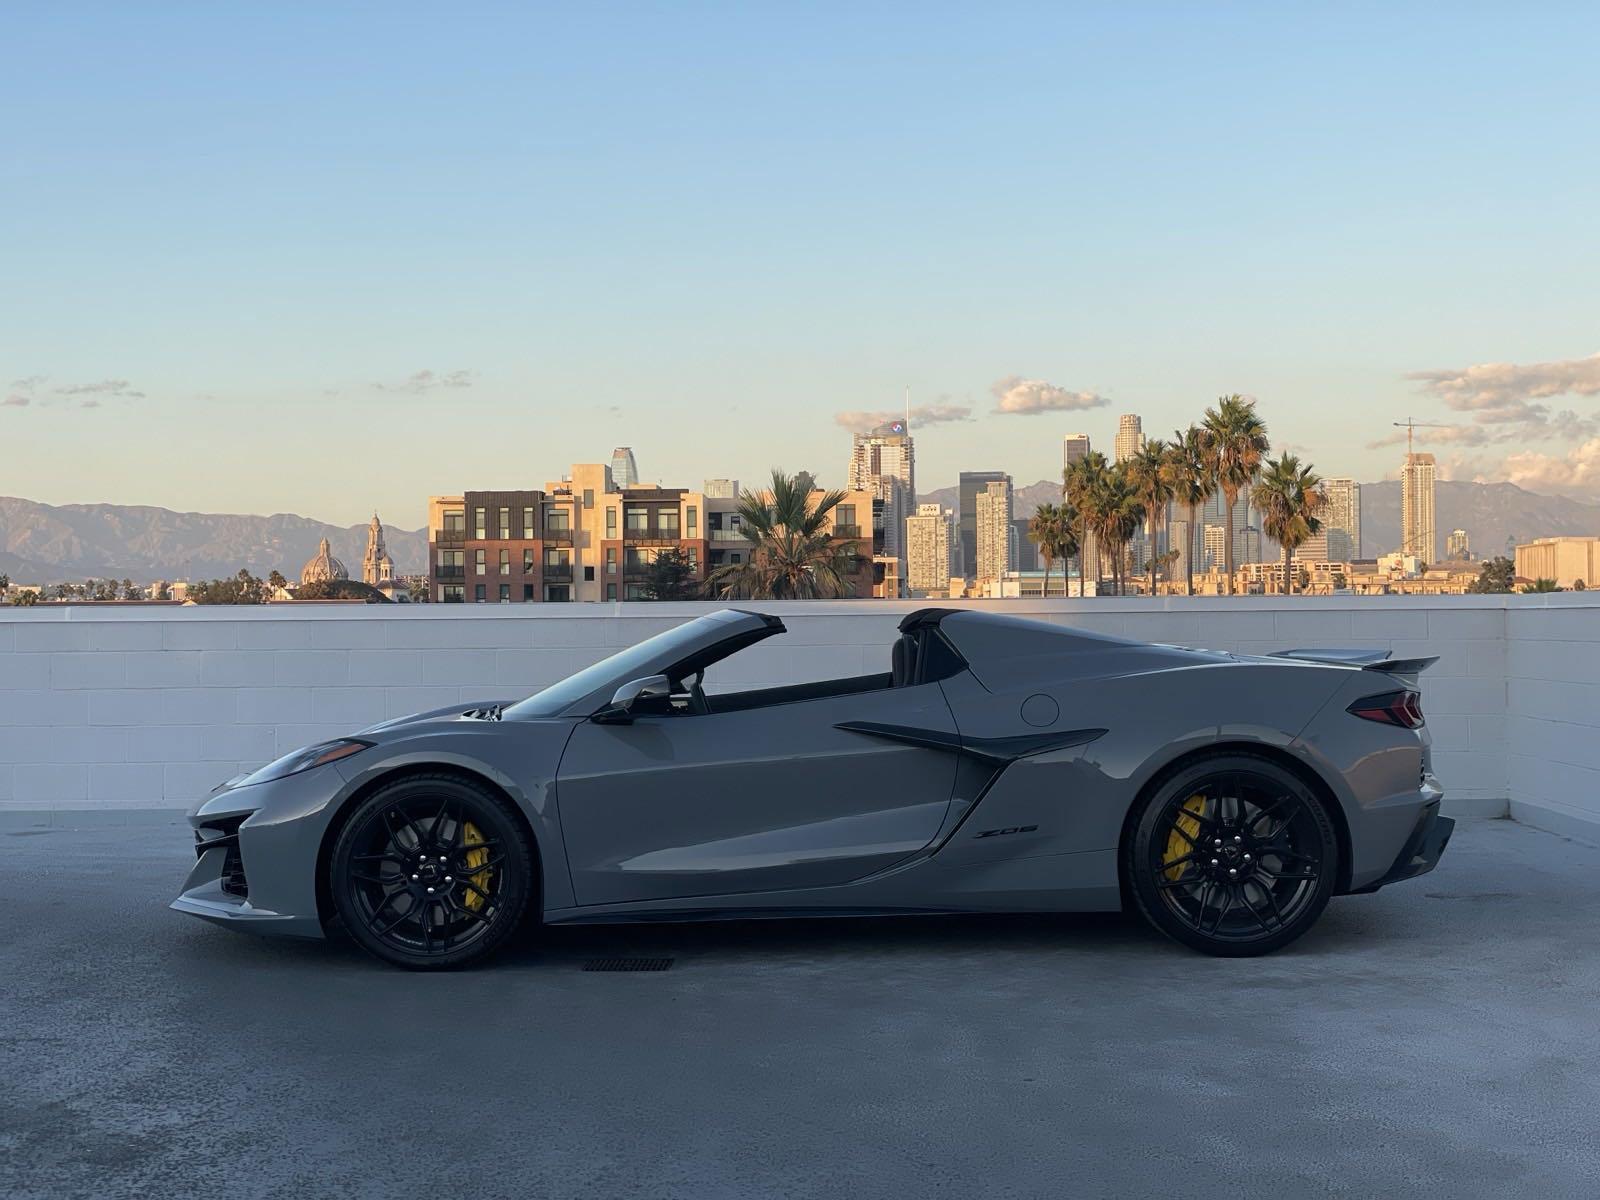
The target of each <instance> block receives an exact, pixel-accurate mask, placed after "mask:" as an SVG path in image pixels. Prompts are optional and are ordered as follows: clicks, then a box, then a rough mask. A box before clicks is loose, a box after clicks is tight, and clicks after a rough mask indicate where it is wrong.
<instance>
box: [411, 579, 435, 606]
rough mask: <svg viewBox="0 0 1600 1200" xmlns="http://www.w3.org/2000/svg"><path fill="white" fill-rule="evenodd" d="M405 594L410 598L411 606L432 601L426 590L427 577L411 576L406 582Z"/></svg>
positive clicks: (429, 593)
mask: <svg viewBox="0 0 1600 1200" xmlns="http://www.w3.org/2000/svg"><path fill="white" fill-rule="evenodd" d="M406 594H407V595H408V596H410V597H411V603H413V604H426V603H428V602H429V601H430V600H432V599H433V595H432V593H431V592H429V590H428V577H427V576H426V575H413V576H412V577H411V578H410V579H408V580H406Z"/></svg>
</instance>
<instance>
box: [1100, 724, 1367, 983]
mask: <svg viewBox="0 0 1600 1200" xmlns="http://www.w3.org/2000/svg"><path fill="white" fill-rule="evenodd" d="M1123 855H1124V858H1123V867H1124V875H1125V878H1126V879H1127V880H1128V881H1129V883H1130V885H1131V887H1132V891H1133V895H1134V898H1135V900H1136V901H1137V902H1138V905H1139V909H1140V911H1141V912H1142V913H1143V914H1144V915H1145V917H1146V918H1147V919H1148V920H1149V921H1150V923H1151V924H1153V925H1154V926H1155V927H1156V928H1157V929H1159V930H1161V931H1162V932H1163V933H1165V934H1167V936H1169V937H1171V938H1174V939H1175V940H1177V941H1180V942H1182V943H1184V944H1185V945H1186V946H1191V947H1193V948H1194V949H1196V950H1201V951H1204V952H1205V953H1207V954H1215V955H1222V956H1228V957H1242V956H1246V955H1255V954H1266V953H1269V952H1270V951H1273V950H1276V949H1278V948H1280V947H1282V946H1285V945H1287V944H1288V943H1290V942H1292V941H1294V940H1295V939H1296V938H1298V937H1299V936H1300V935H1301V934H1303V933H1305V931H1306V930H1307V929H1309V928H1310V927H1311V926H1312V925H1313V924H1314V923H1315V922H1316V920H1317V918H1318V917H1319V916H1320V915H1321V914H1322V910H1323V909H1324V908H1325V907H1327V903H1328V900H1329V898H1330V897H1331V896H1332V895H1333V889H1334V884H1335V882H1336V880H1337V879H1338V867H1339V862H1338V858H1339V842H1338V837H1337V836H1336V834H1335V833H1334V829H1333V824H1332V821H1331V820H1330V818H1329V815H1328V811H1327V809H1326V807H1325V805H1324V801H1323V800H1322V798H1321V797H1320V796H1319V795H1318V794H1317V793H1316V792H1315V791H1314V790H1313V789H1312V788H1311V787H1309V786H1308V785H1307V784H1306V783H1305V782H1304V781H1303V780H1302V779H1300V778H1299V777H1298V776H1296V775H1295V774H1293V773H1292V772H1290V771H1287V770H1285V769H1284V768H1283V767H1280V766H1279V765H1278V764H1277V763H1274V762H1272V761H1271V760H1269V759H1266V758H1262V757H1258V756H1255V755H1250V754H1228V755H1217V756H1214V757H1210V758H1206V759H1201V760H1199V761H1197V762H1195V763H1192V764H1190V765H1189V766H1188V767H1186V768H1184V769H1181V770H1179V771H1178V772H1177V773H1175V774H1173V775H1172V776H1170V777H1168V778H1167V779H1166V780H1165V781H1163V782H1162V783H1161V784H1160V785H1158V786H1157V787H1156V788H1155V789H1154V791H1153V792H1152V793H1151V794H1150V795H1149V797H1148V799H1147V800H1146V802H1145V807H1144V810H1143V811H1142V813H1141V814H1140V817H1139V820H1138V824H1137V825H1136V826H1135V827H1134V830H1133V835H1132V837H1130V838H1129V839H1128V840H1127V844H1126V845H1124V847H1123Z"/></svg>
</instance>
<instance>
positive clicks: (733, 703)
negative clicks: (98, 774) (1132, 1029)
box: [172, 608, 1453, 968]
mask: <svg viewBox="0 0 1600 1200" xmlns="http://www.w3.org/2000/svg"><path fill="white" fill-rule="evenodd" d="M783 632H784V627H783V622H782V621H780V620H778V619H777V618H776V617H772V616H764V615H762V614H759V613H753V612H741V611H733V610H725V611H719V612H714V613H711V614H709V615H707V616H703V617H700V618H698V619H696V620H692V621H689V622H687V623H685V624H683V625H680V626H678V627H677V628H675V629H672V630H670V631H669V632H666V633H663V634H660V635H659V636H657V637H653V638H650V639H649V640H648V641H644V642H641V643H639V644H638V645H636V646H633V647H631V648H629V649H627V650H623V651H622V652H620V653H618V654H615V655H612V656H611V657H610V658H608V659H606V660H604V661H603V662H599V663H596V664H595V665H594V666H591V667H588V668H586V669H585V670H582V671H579V672H578V673H577V674H575V675H572V676H571V677H569V678H567V679H564V680H562V681H561V682H560V683H557V684H555V685H554V686H552V687H548V688H546V689H545V690H544V691H542V692H539V693H538V694H536V695H533V696H530V697H528V698H527V699H525V700H521V701H518V702H516V703H512V704H499V703H486V704H481V705H472V706H465V705H454V706H451V707H449V708H445V709H440V710H438V711H435V712H428V713H421V714H419V715H417V716H412V717H405V718H402V719H400V720H395V721H388V722H385V723H383V724H381V725H376V726H374V727H372V728H371V729H367V730H364V731H362V732H360V733H358V734H356V735H355V736H352V737H348V738H341V739H339V740H337V741H332V742H326V743H323V744H321V745H317V746H309V747H306V748H305V749H303V750H297V751H295V752H294V753H293V754H288V755H285V756H284V757H283V758H281V759H279V760H278V761H277V762H274V763H271V764H270V765H268V766H265V767H263V768H261V769H260V770H259V771H256V772H255V773H254V774H251V775H247V776H243V777H241V778H238V779H234V780H231V781H229V782H228V783H226V784H224V785H222V786H221V787H219V788H218V789H217V790H216V791H215V792H213V793H212V794H211V796H209V797H208V798H207V799H206V800H205V801H204V802H203V803H201V804H200V805H199V806H198V807H197V808H196V809H195V810H194V811H193V812H192V813H191V814H190V817H189V820H190V822H191V824H192V825H193V826H194V830H195V838H196V846H195V850H196V854H197V857H198V861H197V862H196V863H195V865H194V869H193V870H192V871H191V872H190V873H189V877H188V879H187V880H186V881H185V882H184V885H183V892H182V894H181V895H180V896H179V897H178V899H177V900H175V901H174V902H173V905H172V907H174V908H176V909H178V910H179V911H182V912H187V913H192V914H194V915H195V916H199V917H203V918H205V919H207V920H210V921H215V922H217V923H219V924H222V925H227V926H231V927H233V928H235V929H250V930H255V931H260V932H269V933H287V934H296V935H300V936H303V937H321V936H322V935H323V932H324V929H325V928H326V927H328V926H329V925H331V924H334V923H335V922H337V924H339V925H342V926H343V927H344V928H345V929H346V930H347V931H348V932H349V934H350V935H351V936H352V937H354V938H355V940H356V941H358V942H359V943H361V945H363V946H364V947H366V948H367V949H368V950H370V951H371V952H372V953H373V954H375V955H377V956H378V957H379V958H382V959H385V960H386V961H388V962H391V963H396V964H398V965H401V966H406V967H421V968H434V967H450V966H458V965H460V964H463V963H466V962H469V961H472V960H475V959H479V958H481V957H483V956H484V955H486V954H489V953H490V952H491V951H493V950H494V949H495V948H496V947H498V946H499V945H501V944H502V943H503V942H504V941H505V940H506V938H507V937H509V936H510V935H511V934H512V933H513V932H515V931H516V930H517V928H518V927H519V926H521V925H522V924H523V922H524V921H525V920H527V919H528V917H529V915H530V912H532V913H535V914H537V916H538V917H539V918H540V919H542V920H543V921H546V922H549V923H575V922H586V921H589V922H595V921H638V920H654V919H673V920H692V919H705V918H730V917H758V916H769V917H770V916H793V915H798V914H811V915H861V914H873V913H875V914H890V913H935V912H940V913H950V912H980V911H981V912H994V911H1010V912H1017V911H1033V912H1067V911H1072V912H1085V911H1103V910H1115V909H1118V908H1120V907H1122V906H1123V905H1125V904H1130V903H1131V904H1132V905H1134V906H1136V907H1137V908H1138V910H1139V911H1140V912H1141V913H1143V914H1144V916H1145V917H1146V918H1148V920H1149V921H1150V923H1151V924H1152V925H1154V926H1155V927H1156V928H1157V929H1159V930H1160V931H1161V932H1163V933H1165V934H1167V935H1168V936H1170V937H1172V938H1174V939H1176V940H1177V941H1180V942H1182V943H1184V944H1185V945H1188V946H1192V947H1194V948H1195V949H1197V950H1203V951H1206V952H1208V953H1211V954H1220V955H1248V954H1261V953H1265V952H1267V951H1269V950H1274V949H1276V948H1278V947H1280V946H1283V945H1285V944H1286V943H1288V942H1291V941H1293V940H1294V939H1295V938H1297V937H1299V936H1300V935H1301V934H1302V933H1304V932H1305V931H1306V930H1307V929H1308V928H1309V927H1310V926H1311V924H1312V923H1313V922H1314V921H1315V920H1316V919H1317V917H1318V915H1319V914H1320V913H1321V912H1322V909H1323V907H1324V906H1325V905H1326V904H1327V903H1328V900H1329V898H1330V897H1332V896H1334V895H1339V894H1345V893H1358V892H1370V891H1374V890H1375V889H1377V888H1380V887H1382V886H1384V885H1385V884H1388V883H1394V882H1396V881H1398V880H1401V879H1409V878H1411V877H1412V876H1415V875H1420V874H1422V873H1424V872H1426V871H1428V870H1431V869H1432V868H1433V866H1434V864H1435V863H1436V862H1437V861H1438V859H1439V856H1440V854H1441V853H1442V852H1443V850H1444V847H1445V843H1446V842H1447V841H1448V840H1449V837H1450V831H1451V828H1452V825H1453V822H1452V821H1450V820H1449V819H1448V818H1445V817H1441V816H1440V815H1439V801H1440V797H1441V794H1442V793H1441V792H1440V790H1439V787H1438V785H1437V783H1436V781H1435V780H1434V777H1433V774H1432V772H1431V770H1430V768H1429V761H1428V754H1429V749H1428V733H1427V730H1426V728H1425V727H1424V725H1423V717H1422V709H1421V705H1420V698H1419V695H1418V692H1417V675H1418V673H1419V672H1420V671H1421V670H1422V669H1424V668H1425V667H1426V666H1428V665H1429V664H1430V663H1431V662H1433V661H1434V660H1433V659H1407V660H1391V659H1389V658H1388V656H1387V654H1385V653H1382V652H1378V653H1365V652H1360V651H1329V650H1295V651H1288V652H1285V653H1283V654H1281V655H1275V656H1271V657H1252V656H1247V655H1239V654H1226V653H1221V652H1217V651H1212V650H1190V649H1182V648H1179V647H1175V646H1161V645H1148V644H1145V643H1141V642H1134V641H1128V640H1125V639H1121V638H1114V637H1105V636H1100V635H1096V634H1092V633H1085V632H1082V631H1080V630H1076V629H1070V628H1064V627H1060V626H1055V625H1050V624H1045V623H1042V622H1038V621H1029V620H1021V619H1018V618H1014V617H1006V616H997V615H994V614H992V613H988V612H978V611H962V610H950V609H937V608H930V609H923V610H921V611H919V612H915V613H913V614H911V615H910V616H908V617H906V618H905V620H903V621H902V622H901V623H900V633H899V636H898V638H897V639H896V640H895V642H894V643H893V647H892V654H891V661H892V664H893V669H892V670H891V671H888V672H885V673H883V674H878V675H863V676H858V677H855V678H849V679H830V680H826V681H823V682H811V683H798V684H794V685H792V686H787V687H775V688H762V689H759V690H756V691H724V690H718V689H717V688H716V687H715V686H711V687H708V686H707V681H708V673H710V675H709V678H710V679H711V681H712V683H713V684H714V683H715V680H716V677H717V673H718V667H719V664H721V663H723V662H724V660H726V659H727V658H728V657H729V656H730V655H733V654H736V653H738V652H739V651H741V650H743V649H745V648H746V647H749V646H752V645H754V644H755V643H757V642H760V641H764V640H765V639H767V638H770V637H774V636H776V635H778V634H781V633H783Z"/></svg>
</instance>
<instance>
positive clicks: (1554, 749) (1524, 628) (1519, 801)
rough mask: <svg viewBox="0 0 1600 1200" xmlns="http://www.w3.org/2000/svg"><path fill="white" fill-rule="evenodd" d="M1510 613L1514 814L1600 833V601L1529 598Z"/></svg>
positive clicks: (1558, 828) (1507, 730) (1567, 596)
mask: <svg viewBox="0 0 1600 1200" xmlns="http://www.w3.org/2000/svg"><path fill="white" fill-rule="evenodd" d="M1519 599H1520V600H1521V602H1520V603H1517V604H1516V605H1514V606H1513V607H1511V608H1509V609H1508V610H1507V612H1506V634H1507V636H1506V664H1505V670H1506V713H1505V726H1504V737H1505V749H1506V770H1507V779H1508V786H1509V795H1510V797H1511V815H1512V816H1514V817H1516V818H1517V819H1518V820H1520V821H1526V822H1528V823H1529V824H1530V825H1538V826H1540V827H1542V828H1545V829H1550V830H1553V831H1554V832H1556V833H1564V834H1568V835H1575V836H1578V837H1582V838H1586V839H1589V840H1595V839H1596V838H1597V837H1600V603H1597V602H1596V601H1594V600H1591V599H1589V598H1588V596H1587V595H1586V594H1584V593H1581V592H1565V593H1560V594H1557V595H1551V596H1528V597H1521V598H1519Z"/></svg>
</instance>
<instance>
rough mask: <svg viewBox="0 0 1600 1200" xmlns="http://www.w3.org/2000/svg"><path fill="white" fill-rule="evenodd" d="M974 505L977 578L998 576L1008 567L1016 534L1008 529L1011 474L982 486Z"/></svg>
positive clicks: (1009, 523) (994, 577) (1009, 526)
mask: <svg viewBox="0 0 1600 1200" xmlns="http://www.w3.org/2000/svg"><path fill="white" fill-rule="evenodd" d="M975 504H976V511H975V512H974V524H975V529H974V533H975V535H976V540H977V577H978V579H979V580H985V579H999V578H1001V577H1002V576H1004V575H1005V573H1006V572H1007V571H1009V570H1010V569H1011V562H1012V560H1011V544H1012V538H1013V537H1014V536H1015V535H1014V531H1013V530H1012V528H1011V477H1010V476H1009V475H1002V476H1001V478H999V479H997V480H994V481H992V482H990V483H988V484H987V485H985V487H984V489H983V491H981V492H979V493H978V495H977V497H976V500H975Z"/></svg>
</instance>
